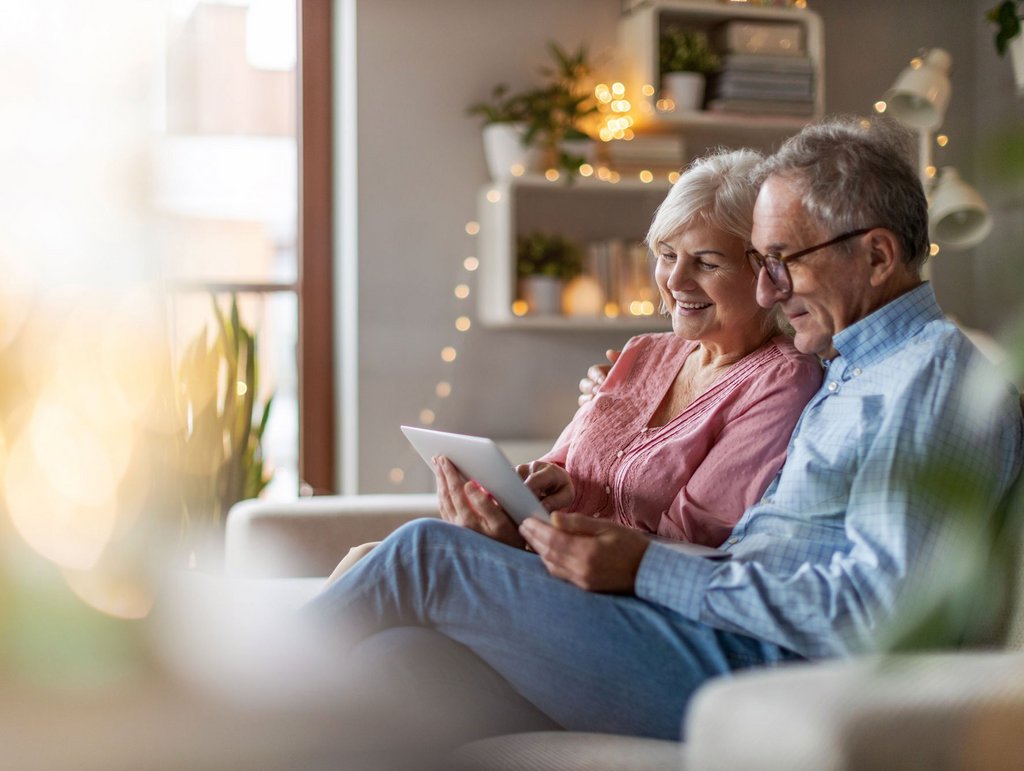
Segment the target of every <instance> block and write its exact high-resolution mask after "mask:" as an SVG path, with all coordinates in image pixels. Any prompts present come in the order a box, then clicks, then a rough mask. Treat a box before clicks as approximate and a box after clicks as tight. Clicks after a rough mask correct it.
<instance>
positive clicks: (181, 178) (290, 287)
mask: <svg viewBox="0 0 1024 771" xmlns="http://www.w3.org/2000/svg"><path fill="white" fill-rule="evenodd" d="M330 5H331V3H330V0H185V1H183V2H175V3H171V4H170V5H169V13H168V17H167V24H166V33H167V34H166V56H165V69H164V78H163V80H164V94H165V99H164V100H163V103H164V105H165V109H164V112H163V115H162V116H161V147H160V151H159V153H158V163H157V171H156V175H155V180H154V184H155V197H156V204H157V207H158V209H159V211H160V213H161V224H162V227H163V229H164V234H163V235H164V238H163V239H162V241H163V243H165V244H166V245H167V247H166V253H165V254H164V255H162V266H163V267H162V269H163V273H164V275H165V277H166V278H167V279H168V280H169V283H170V285H171V286H172V287H173V288H174V293H173V297H172V301H171V305H172V308H171V317H172V323H173V327H174V332H175V337H176V340H177V342H178V343H179V348H180V347H183V345H184V344H185V343H186V342H187V341H189V340H191V339H192V338H193V337H194V336H195V335H196V334H198V333H199V330H201V329H202V328H203V326H204V325H207V326H210V325H211V324H212V313H211V305H210V294H211V293H212V294H213V295H214V296H215V297H216V298H217V299H218V302H220V303H222V304H225V303H226V302H227V301H228V299H229V297H230V295H231V294H236V295H237V296H238V298H239V307H240V312H241V316H242V320H243V323H245V324H246V325H247V326H248V327H249V328H250V329H253V330H254V331H255V332H256V335H257V340H258V352H257V355H258V357H259V368H260V380H261V385H260V389H259V390H260V393H259V394H258V396H257V398H258V401H259V402H262V401H264V400H265V399H266V398H267V397H268V396H269V395H270V394H271V393H272V394H273V399H274V403H273V408H272V410H271V413H270V420H269V423H268V425H267V430H266V434H265V436H264V442H263V445H264V453H265V456H266V459H267V463H268V466H269V468H271V469H273V470H274V477H273V480H272V482H271V485H270V486H269V487H268V490H267V494H268V495H271V496H275V497H287V496H292V495H295V493H296V492H297V491H298V490H299V485H300V480H301V481H304V482H306V483H308V484H309V486H310V487H312V488H313V489H315V490H317V491H328V490H331V489H332V488H333V487H334V484H333V453H332V448H333V409H332V407H333V387H332V377H331V375H332V359H331V352H332V344H331V340H332V335H331V328H332V322H331V318H332V315H331V294H330V293H331V271H330V263H331V219H330V215H331V200H330V189H331V179H330V169H331V163H330V144H331V135H330V132H331V128H330V103H331V101H330V72H331V67H330V35H331V24H330ZM304 159H305V163H304ZM300 201H301V202H302V205H301V206H300ZM308 319H316V322H317V323H315V324H311V323H310V322H309V321H308ZM307 330H309V331H310V334H309V335H306V334H304V333H305V332H306V331H307ZM314 330H315V331H314Z"/></svg>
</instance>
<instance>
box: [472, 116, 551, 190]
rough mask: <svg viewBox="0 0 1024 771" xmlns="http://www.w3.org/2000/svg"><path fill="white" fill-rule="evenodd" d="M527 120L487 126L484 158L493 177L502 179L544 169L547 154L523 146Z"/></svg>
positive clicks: (484, 134) (485, 127)
mask: <svg viewBox="0 0 1024 771" xmlns="http://www.w3.org/2000/svg"><path fill="white" fill-rule="evenodd" d="M524 133H526V125H525V124H523V123H489V124H488V125H486V126H484V131H483V137H484V157H485V158H486V159H487V170H488V171H489V172H490V174H491V179H493V180H495V181H498V180H502V179H508V178H509V177H513V176H519V175H521V174H526V173H530V172H536V171H539V170H540V166H541V162H542V157H543V154H542V153H541V151H540V150H538V149H537V148H535V147H524V146H523V134H524Z"/></svg>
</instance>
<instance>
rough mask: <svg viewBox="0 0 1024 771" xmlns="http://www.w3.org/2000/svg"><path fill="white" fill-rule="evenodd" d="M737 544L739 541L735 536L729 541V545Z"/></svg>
mask: <svg viewBox="0 0 1024 771" xmlns="http://www.w3.org/2000/svg"><path fill="white" fill-rule="evenodd" d="M739 542H740V539H739V538H737V537H736V536H733V537H732V538H730V539H729V543H739Z"/></svg>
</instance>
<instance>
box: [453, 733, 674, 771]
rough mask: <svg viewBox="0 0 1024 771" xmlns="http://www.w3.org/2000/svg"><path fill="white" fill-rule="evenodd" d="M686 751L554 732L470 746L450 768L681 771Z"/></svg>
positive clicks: (663, 744) (667, 743)
mask: <svg viewBox="0 0 1024 771" xmlns="http://www.w3.org/2000/svg"><path fill="white" fill-rule="evenodd" d="M682 747H683V745H682V744H680V743H678V742H670V741H662V740H660V739H642V738H638V737H635V736H613V735H611V734H594V733H578V732H572V731H551V732H535V733H522V734H511V735H508V736H495V737H492V738H490V739H481V740H480V741H476V742H473V743H472V744H467V745H465V746H464V747H462V748H460V749H459V750H458V751H457V752H456V753H455V756H454V758H453V762H452V765H451V768H453V769H457V770H458V771H470V769H474V770H476V771H479V769H483V768H486V769H488V771H622V769H626V768H628V769H630V770H631V771H679V769H682V768H684V766H683V750H682Z"/></svg>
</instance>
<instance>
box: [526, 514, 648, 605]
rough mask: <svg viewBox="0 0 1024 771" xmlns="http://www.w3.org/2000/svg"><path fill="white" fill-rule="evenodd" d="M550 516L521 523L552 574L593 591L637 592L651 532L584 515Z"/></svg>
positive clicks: (532, 545) (531, 543) (529, 540)
mask: <svg viewBox="0 0 1024 771" xmlns="http://www.w3.org/2000/svg"><path fill="white" fill-rule="evenodd" d="M551 520H552V523H553V524H552V525H548V524H546V523H544V522H541V521H540V520H538V519H534V518H532V517H531V518H530V519H527V520H526V521H525V522H523V524H522V525H520V526H519V532H520V533H522V534H523V537H524V538H525V539H526V542H527V543H528V544H529V545H530V547H531V548H532V549H533V550H534V551H535V552H537V554H539V555H540V558H541V559H542V560H543V561H544V566H545V567H546V568H547V569H548V572H549V573H550V574H551V575H553V576H554V577H555V578H561V579H563V580H565V581H568V582H569V583H571V584H575V585H576V586H578V587H580V588H581V589H586V590H587V591H589V592H618V593H623V594H631V593H632V592H633V590H634V587H635V585H636V574H637V571H638V570H639V569H640V560H642V559H643V556H644V552H645V551H647V547H648V545H649V544H650V541H649V540H648V539H647V536H645V535H644V534H643V533H641V532H640V531H639V530H634V529H632V528H629V527H625V526H623V525H619V524H617V523H615V522H609V521H608V520H602V519H592V518H590V517H587V516H584V515H582V514H563V513H560V512H559V513H555V514H553V515H552V517H551Z"/></svg>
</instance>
